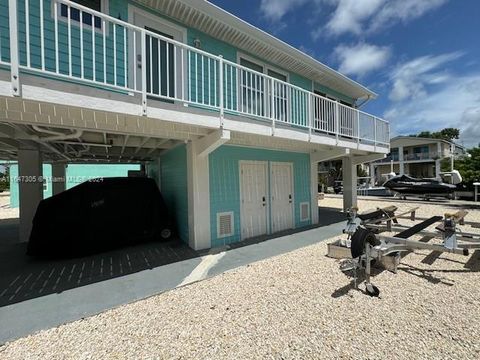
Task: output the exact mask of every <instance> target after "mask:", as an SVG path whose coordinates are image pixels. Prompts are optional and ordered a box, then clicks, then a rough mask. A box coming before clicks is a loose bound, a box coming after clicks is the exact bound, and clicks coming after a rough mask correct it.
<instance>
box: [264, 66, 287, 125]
mask: <svg viewBox="0 0 480 360" xmlns="http://www.w3.org/2000/svg"><path fill="white" fill-rule="evenodd" d="M267 74H268V75H269V76H271V77H273V78H275V79H277V80H280V81H284V82H287V77H286V76H285V75H283V74H280V73H278V72H276V71H274V70H271V69H268V72H267ZM273 99H274V100H273V101H274V106H273V111H274V113H273V114H272V115H273V117H274V118H275V119H276V120H281V121H287V114H288V112H287V110H288V88H287V85H285V84H282V83H278V82H275V83H274V85H273Z"/></svg>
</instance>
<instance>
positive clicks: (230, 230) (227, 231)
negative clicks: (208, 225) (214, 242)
mask: <svg viewBox="0 0 480 360" xmlns="http://www.w3.org/2000/svg"><path fill="white" fill-rule="evenodd" d="M233 234H234V223H233V211H230V212H223V213H217V238H219V239H220V238H224V237H227V236H232V235H233Z"/></svg>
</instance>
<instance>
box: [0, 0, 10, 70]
mask: <svg viewBox="0 0 480 360" xmlns="http://www.w3.org/2000/svg"><path fill="white" fill-rule="evenodd" d="M8 24H9V20H8V0H0V55H1V56H0V60H2V61H6V62H8V61H10V44H9V41H10V36H9V28H8V26H9V25H8Z"/></svg>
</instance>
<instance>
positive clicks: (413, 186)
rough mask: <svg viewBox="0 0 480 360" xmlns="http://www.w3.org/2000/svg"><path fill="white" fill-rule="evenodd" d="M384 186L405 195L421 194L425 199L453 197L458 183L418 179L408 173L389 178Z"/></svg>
mask: <svg viewBox="0 0 480 360" xmlns="http://www.w3.org/2000/svg"><path fill="white" fill-rule="evenodd" d="M383 186H384V187H385V188H387V189H389V190H391V191H392V192H394V193H396V194H399V195H401V196H403V197H404V198H405V197H406V196H407V195H411V196H421V197H423V198H425V199H429V198H433V197H446V198H452V197H453V193H454V192H455V189H456V188H457V187H456V185H453V184H447V183H444V182H442V181H441V180H437V179H418V178H413V177H411V176H408V175H399V176H395V177H393V178H391V179H389V180H387V181H386V182H385V183H384V184H383Z"/></svg>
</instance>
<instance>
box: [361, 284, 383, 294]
mask: <svg viewBox="0 0 480 360" xmlns="http://www.w3.org/2000/svg"><path fill="white" fill-rule="evenodd" d="M365 291H366V292H367V294H368V295H369V296H371V297H378V296H379V295H380V290H379V289H378V287H376V286H375V285H373V284H366V285H365Z"/></svg>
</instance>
